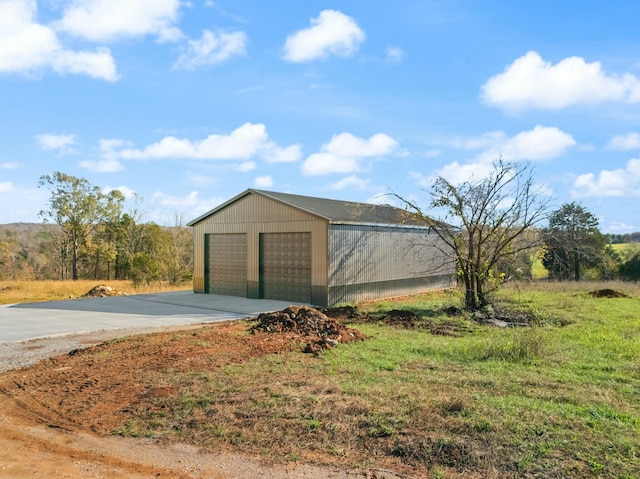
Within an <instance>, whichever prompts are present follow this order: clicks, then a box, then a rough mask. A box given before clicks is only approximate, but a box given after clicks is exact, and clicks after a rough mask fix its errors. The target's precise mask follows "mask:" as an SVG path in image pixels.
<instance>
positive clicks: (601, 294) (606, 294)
mask: <svg viewBox="0 0 640 479" xmlns="http://www.w3.org/2000/svg"><path fill="white" fill-rule="evenodd" d="M589 296H592V297H594V298H628V297H629V296H627V295H626V294H624V293H621V292H620V291H616V290H615V289H608V288H605V289H597V290H595V291H591V292H590V293H589Z"/></svg>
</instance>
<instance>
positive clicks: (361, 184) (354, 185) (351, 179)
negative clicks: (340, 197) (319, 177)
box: [327, 175, 371, 190]
mask: <svg viewBox="0 0 640 479" xmlns="http://www.w3.org/2000/svg"><path fill="white" fill-rule="evenodd" d="M369 185H371V180H365V179H362V178H358V177H357V176H356V175H351V176H347V177H346V178H342V179H341V180H338V181H336V182H335V183H331V184H330V185H327V188H328V189H330V190H346V189H349V190H364V189H367V188H368V187H369Z"/></svg>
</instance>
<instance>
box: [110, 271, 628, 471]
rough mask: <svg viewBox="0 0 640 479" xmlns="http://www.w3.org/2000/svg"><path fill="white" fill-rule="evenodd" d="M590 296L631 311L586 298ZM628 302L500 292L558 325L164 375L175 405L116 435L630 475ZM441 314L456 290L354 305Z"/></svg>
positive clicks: (383, 341)
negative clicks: (175, 391)
mask: <svg viewBox="0 0 640 479" xmlns="http://www.w3.org/2000/svg"><path fill="white" fill-rule="evenodd" d="M602 287H615V288H616V289H619V290H623V291H624V292H625V293H626V294H629V295H630V297H628V298H618V299H596V298H593V297H591V296H590V295H589V294H588V293H589V291H592V290H594V289H597V288H602ZM639 298H640V287H639V286H638V285H632V284H623V283H615V284H606V285H604V284H597V283H594V284H588V283H578V284H576V283H571V284H547V283H544V284H542V283H541V284H533V285H525V286H522V285H521V286H520V287H519V288H515V287H513V288H512V287H506V288H503V289H502V290H501V292H500V294H499V296H498V298H497V299H498V300H499V301H500V303H502V304H506V305H509V306H510V307H513V308H518V309H522V308H529V309H531V310H535V311H539V313H540V314H541V315H542V316H545V317H553V318H558V321H557V323H555V324H565V326H562V327H561V326H549V325H547V326H536V327H524V328H513V329H499V328H495V327H488V326H481V325H478V324H474V325H472V327H471V328H470V329H469V328H467V332H466V333H465V334H462V335H460V336H456V337H452V336H442V335H434V334H430V333H429V331H428V330H420V329H414V330H405V329H397V328H393V327H390V326H387V325H384V324H369V323H367V324H361V325H357V327H358V329H360V330H361V331H363V332H364V333H366V334H367V335H368V336H369V339H368V340H367V341H363V342H359V343H352V344H348V345H342V346H339V347H337V348H334V349H332V350H330V351H328V352H326V353H325V354H324V355H323V356H321V357H320V358H314V357H312V356H310V355H302V354H299V353H285V354H278V355H269V356H264V357H261V358H257V359H253V360H250V361H247V362H245V363H243V364H231V365H228V366H227V367H225V368H224V369H223V370H222V371H216V372H215V374H214V373H210V372H207V371H194V372H191V373H189V374H183V375H181V376H177V377H176V376H174V377H172V378H171V380H170V381H169V382H170V383H171V384H175V385H176V386H177V387H178V389H179V391H180V394H179V395H177V396H176V397H168V398H161V399H158V403H157V404H155V405H154V407H153V408H149V411H154V412H153V413H149V412H146V413H140V414H139V416H138V417H136V422H134V423H132V424H133V425H135V427H133V426H131V425H130V426H128V428H129V429H132V430H133V433H135V434H142V435H146V434H151V433H150V431H152V433H153V434H154V435H159V436H164V437H167V438H175V439H178V440H180V441H185V442H191V443H194V444H198V445H201V446H202V445H205V446H207V445H208V446H209V447H214V448H215V447H217V446H216V445H219V444H227V445H233V446H234V447H242V448H243V449H244V450H248V451H252V452H254V453H258V454H260V453H262V454H268V455H270V456H271V457H276V458H284V459H287V458H288V459H290V458H292V457H295V458H296V459H299V460H305V458H309V457H315V458H316V460H317V458H318V457H333V458H334V460H335V462H337V463H343V464H349V465H351V466H353V465H354V464H358V465H360V466H362V467H366V466H370V465H373V466H375V465H380V464H387V465H388V466H389V467H392V468H393V467H395V468H397V469H398V470H403V469H402V468H403V467H404V468H409V469H404V472H405V473H408V474H410V475H413V474H415V475H417V476H420V475H424V476H425V477H427V476H428V475H429V474H430V475H431V476H432V477H443V478H445V477H454V476H455V477H460V475H462V476H467V475H474V474H475V475H476V477H567V478H587V477H616V478H633V477H640V457H639V452H638V451H640V399H639V398H640V299H639ZM450 304H456V305H459V304H460V298H459V296H458V293H457V292H440V293H433V294H427V295H418V296H414V297H412V298H401V299H399V300H394V301H379V302H374V303H368V304H365V305H363V307H365V308H367V309H369V310H370V311H375V312H382V311H386V310H390V309H413V310H415V311H417V312H418V313H419V314H420V315H422V316H423V317H425V318H426V319H429V320H430V321H435V322H439V321H440V322H446V321H451V318H449V317H446V316H444V315H443V313H442V308H443V307H444V306H446V305H450ZM459 321H463V322H465V321H466V322H468V320H465V319H460V320H459ZM549 324H551V323H549ZM168 374H169V373H168ZM158 411H163V413H162V415H161V416H162V417H159V413H158ZM172 414H173V416H171V415H172ZM124 429H125V432H126V429H127V428H124ZM121 432H122V431H121ZM310 454H311V456H309V455H310ZM379 461H382V463H380V462H379ZM407 471H412V472H407Z"/></svg>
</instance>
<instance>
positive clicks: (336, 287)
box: [329, 225, 455, 304]
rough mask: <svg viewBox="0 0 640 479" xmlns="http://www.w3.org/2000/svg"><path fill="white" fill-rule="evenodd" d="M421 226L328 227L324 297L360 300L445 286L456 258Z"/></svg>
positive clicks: (340, 299) (342, 300)
mask: <svg viewBox="0 0 640 479" xmlns="http://www.w3.org/2000/svg"><path fill="white" fill-rule="evenodd" d="M442 247H443V245H442V244H441V241H440V240H439V238H438V237H437V235H436V234H434V233H428V232H427V231H426V230H412V229H407V228H393V227H392V228H388V227H374V226H359V225H330V227H329V291H330V294H329V303H330V304H334V303H336V302H345V301H363V300H368V299H373V298H376V297H377V298H380V297H388V296H398V295H403V294H411V293H415V292H419V291H427V290H429V289H435V288H442V287H448V286H450V285H451V283H452V279H453V274H454V273H455V264H454V263H453V262H452V261H451V259H450V258H449V257H447V256H446V255H443V253H442V252H441V251H440V250H439V249H441V248H442Z"/></svg>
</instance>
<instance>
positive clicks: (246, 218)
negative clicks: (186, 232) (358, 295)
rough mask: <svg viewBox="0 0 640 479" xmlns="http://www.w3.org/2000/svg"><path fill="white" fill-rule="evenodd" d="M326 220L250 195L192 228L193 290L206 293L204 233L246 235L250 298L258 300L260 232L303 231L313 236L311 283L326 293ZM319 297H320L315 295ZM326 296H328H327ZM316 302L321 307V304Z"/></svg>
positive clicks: (316, 289) (314, 287) (317, 289)
mask: <svg viewBox="0 0 640 479" xmlns="http://www.w3.org/2000/svg"><path fill="white" fill-rule="evenodd" d="M327 230H328V224H327V222H326V221H325V220H323V219H321V218H318V217H316V216H314V215H311V214H307V213H304V212H301V211H299V210H296V209H295V208H291V207H289V206H286V205H283V204H282V203H279V202H277V201H274V200H272V199H269V198H265V197H263V196H259V195H248V196H245V197H243V198H241V199H240V200H238V201H237V202H235V203H233V204H231V205H229V206H228V207H227V208H225V209H223V210H221V211H219V212H218V213H216V214H214V215H212V216H209V217H207V218H205V219H203V220H202V221H200V222H199V223H196V224H195V225H193V256H194V257H193V268H194V270H193V290H194V291H195V292H196V293H204V292H206V291H205V278H204V275H205V234H212V233H246V234H247V281H248V287H249V297H257V294H253V293H252V292H253V291H257V289H258V284H259V276H260V275H259V235H260V233H287V232H304V233H310V234H311V265H312V266H311V282H312V287H313V289H314V291H319V292H322V291H325V292H326V289H327V284H328V283H327V281H328V273H327V269H328V257H327V238H328V233H327ZM315 296H318V295H315ZM325 297H326V295H325ZM314 303H317V304H321V303H320V302H319V301H314Z"/></svg>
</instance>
